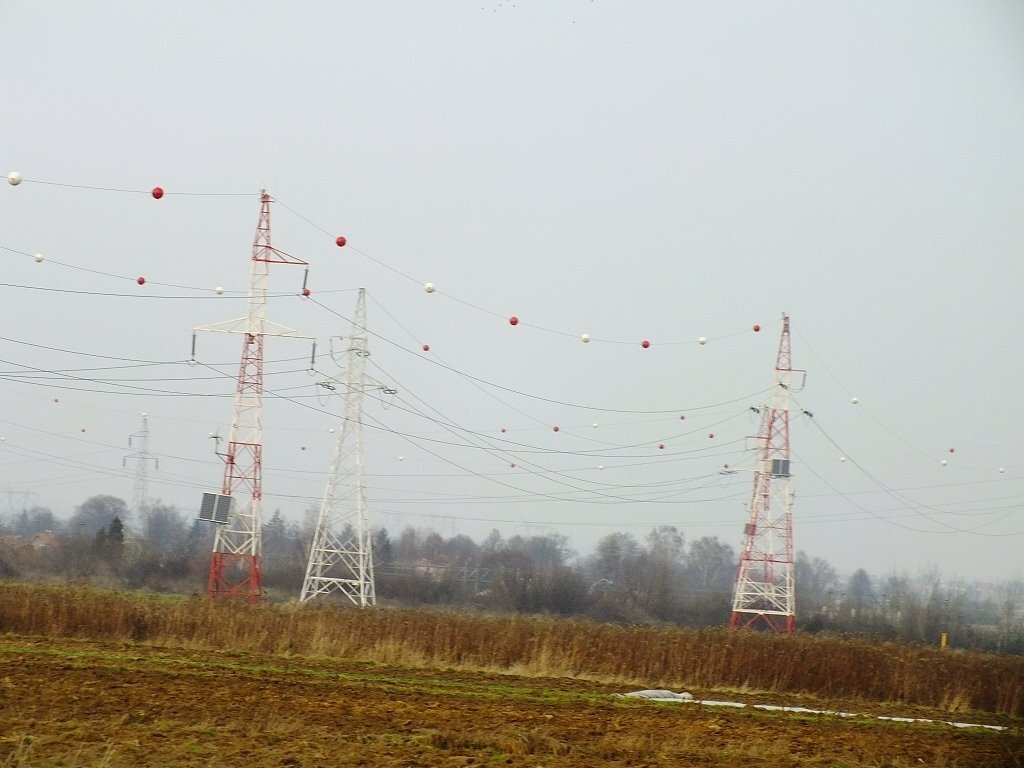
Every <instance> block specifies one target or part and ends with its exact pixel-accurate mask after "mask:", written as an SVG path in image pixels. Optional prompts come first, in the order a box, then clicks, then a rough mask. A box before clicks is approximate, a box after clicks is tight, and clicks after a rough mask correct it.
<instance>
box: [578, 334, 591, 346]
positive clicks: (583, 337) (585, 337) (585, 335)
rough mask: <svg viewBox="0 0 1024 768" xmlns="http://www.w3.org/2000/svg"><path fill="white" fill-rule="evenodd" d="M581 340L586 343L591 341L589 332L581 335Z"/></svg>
mask: <svg viewBox="0 0 1024 768" xmlns="http://www.w3.org/2000/svg"><path fill="white" fill-rule="evenodd" d="M580 341H582V342H583V343H584V344H587V343H589V342H590V334H589V333H584V334H583V335H582V336H580Z"/></svg>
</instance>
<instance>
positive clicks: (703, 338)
mask: <svg viewBox="0 0 1024 768" xmlns="http://www.w3.org/2000/svg"><path fill="white" fill-rule="evenodd" d="M697 343H698V344H700V345H701V346H702V347H703V346H704V345H705V344H707V343H708V337H707V336H701V337H700V338H699V339H697Z"/></svg>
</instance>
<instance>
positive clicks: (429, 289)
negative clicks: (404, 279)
mask: <svg viewBox="0 0 1024 768" xmlns="http://www.w3.org/2000/svg"><path fill="white" fill-rule="evenodd" d="M423 290H424V291H426V292H427V293H433V292H434V291H435V290H437V289H436V288H434V284H433V283H427V284H426V285H424V286H423Z"/></svg>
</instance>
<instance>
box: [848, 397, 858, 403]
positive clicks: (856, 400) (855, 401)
mask: <svg viewBox="0 0 1024 768" xmlns="http://www.w3.org/2000/svg"><path fill="white" fill-rule="evenodd" d="M859 402H860V400H859V399H858V398H856V397H851V398H850V404H851V405H856V404H857V403H859Z"/></svg>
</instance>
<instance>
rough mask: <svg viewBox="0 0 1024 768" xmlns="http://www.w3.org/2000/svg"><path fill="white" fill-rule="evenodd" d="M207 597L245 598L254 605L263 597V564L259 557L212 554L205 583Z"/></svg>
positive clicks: (225, 553)
mask: <svg viewBox="0 0 1024 768" xmlns="http://www.w3.org/2000/svg"><path fill="white" fill-rule="evenodd" d="M206 594H207V596H208V597H234V598H245V599H246V600H247V601H248V602H249V603H250V604H255V603H258V602H259V601H260V599H261V598H262V597H263V562H262V558H261V557H260V556H259V555H236V554H232V553H230V552H213V553H211V555H210V576H209V579H208V580H207V582H206Z"/></svg>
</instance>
